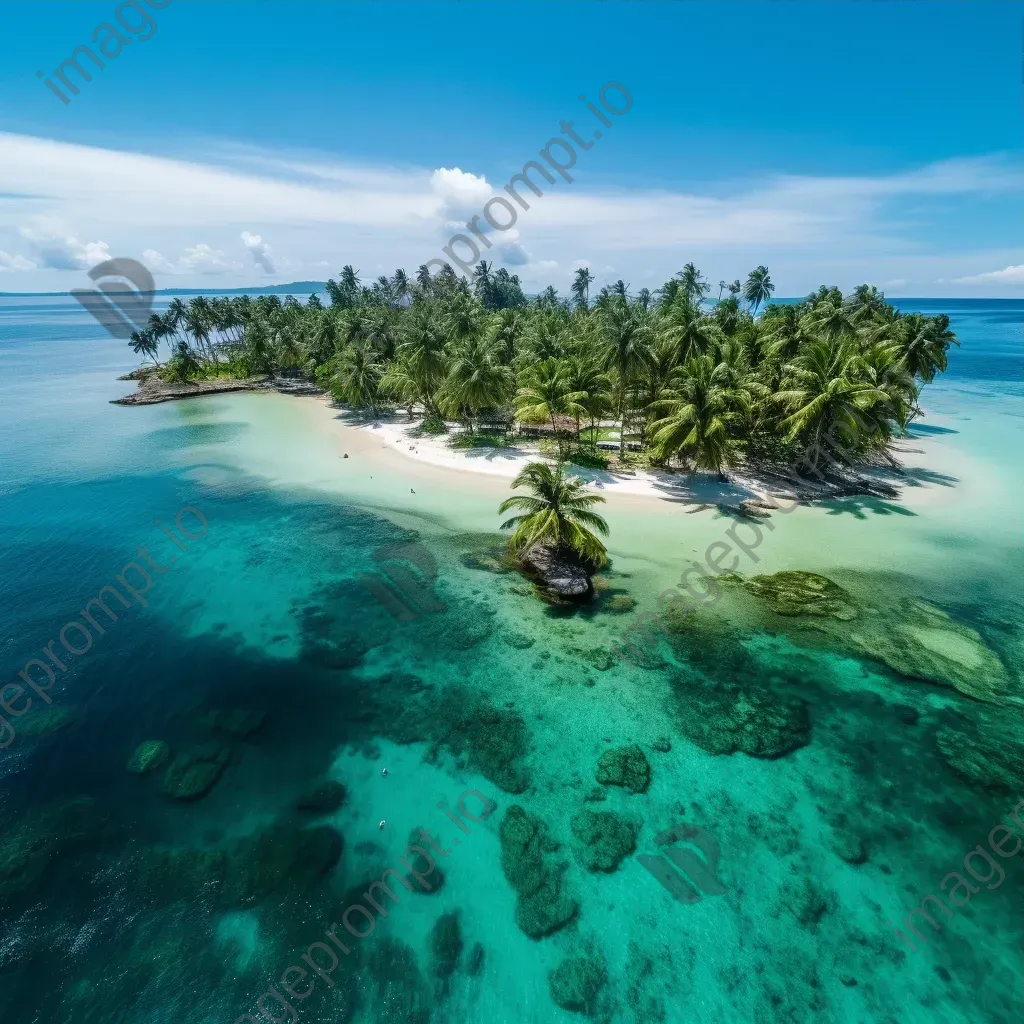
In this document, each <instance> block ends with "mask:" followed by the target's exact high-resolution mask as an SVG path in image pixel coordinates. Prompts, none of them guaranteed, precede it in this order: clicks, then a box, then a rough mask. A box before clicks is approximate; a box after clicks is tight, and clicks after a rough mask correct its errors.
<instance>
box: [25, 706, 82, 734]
mask: <svg viewBox="0 0 1024 1024" xmlns="http://www.w3.org/2000/svg"><path fill="white" fill-rule="evenodd" d="M78 716H79V713H78V710H77V708H67V707H49V708H43V709H42V710H40V711H34V712H33V713H32V714H31V715H29V716H28V718H26V719H24V720H20V721H19V722H18V734H19V735H20V736H22V737H25V738H31V739H40V738H42V737H43V736H52V735H53V734H54V733H55V732H60V730H61V729H66V728H67V727H68V726H69V725H71V724H73V723H74V722H75V720H76V719H77V718H78Z"/></svg>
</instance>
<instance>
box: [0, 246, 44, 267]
mask: <svg viewBox="0 0 1024 1024" xmlns="http://www.w3.org/2000/svg"><path fill="white" fill-rule="evenodd" d="M35 269H36V265H35V263H34V262H33V261H32V260H27V259H25V257H24V256H19V255H18V254H17V253H15V254H14V255H13V256H12V255H11V254H10V253H9V252H4V250H3V249H0V270H35Z"/></svg>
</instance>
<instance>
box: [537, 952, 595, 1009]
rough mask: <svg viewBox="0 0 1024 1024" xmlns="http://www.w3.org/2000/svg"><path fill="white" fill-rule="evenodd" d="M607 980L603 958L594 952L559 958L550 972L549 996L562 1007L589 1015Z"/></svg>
mask: <svg viewBox="0 0 1024 1024" xmlns="http://www.w3.org/2000/svg"><path fill="white" fill-rule="evenodd" d="M607 981H608V972H607V970H606V969H605V965H604V961H603V960H602V959H600V958H599V957H596V956H574V957H568V958H567V959H565V960H563V961H562V962H561V963H560V964H559V965H558V966H557V967H556V968H555V969H554V970H553V971H551V973H550V974H548V987H549V989H550V990H551V998H552V999H553V1000H554V1001H555V1002H556V1003H557V1004H558V1005H559V1006H560V1007H562V1009H563V1010H570V1011H571V1012H573V1013H585V1014H587V1015H588V1016H593V1015H594V1013H595V1012H596V1010H597V1001H598V997H599V996H600V995H601V990H602V989H603V988H604V986H605V984H606V983H607Z"/></svg>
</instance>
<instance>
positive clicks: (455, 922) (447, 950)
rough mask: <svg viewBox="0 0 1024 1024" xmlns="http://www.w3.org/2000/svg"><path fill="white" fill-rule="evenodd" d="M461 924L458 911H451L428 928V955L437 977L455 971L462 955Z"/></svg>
mask: <svg viewBox="0 0 1024 1024" xmlns="http://www.w3.org/2000/svg"><path fill="white" fill-rule="evenodd" d="M462 948H463V942H462V925H461V924H460V922H459V912H458V911H457V910H454V911H452V912H451V913H449V914H442V915H441V916H440V917H439V918H438V919H437V920H436V921H435V922H434V927H433V928H432V929H431V930H430V955H431V958H432V960H433V967H434V974H435V975H437V977H439V978H447V977H448V976H449V975H451V974H454V973H455V969H456V968H457V967H458V966H459V957H461V956H462Z"/></svg>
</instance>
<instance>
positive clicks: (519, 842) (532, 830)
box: [498, 804, 579, 939]
mask: <svg viewBox="0 0 1024 1024" xmlns="http://www.w3.org/2000/svg"><path fill="white" fill-rule="evenodd" d="M498 839H499V841H500V842H501V869H502V871H503V872H504V873H505V878H506V879H507V880H508V884H509V885H510V886H512V888H513V889H514V890H515V892H516V895H517V897H518V899H517V902H516V924H517V925H518V926H519V928H520V930H521V931H523V932H524V933H525V934H527V935H529V936H530V938H531V939H540V938H543V937H544V936H545V935H550V934H551V933H552V932H556V931H558V930H559V929H560V928H564V927H565V926H566V925H567V924H568V923H569V922H570V921H571V920H572V919H573V918H574V917H575V916H576V913H577V911H578V910H579V904H578V903H577V902H576V901H575V900H574V899H573V898H572V897H571V896H569V895H568V893H567V892H566V891H565V887H564V877H565V868H566V865H565V864H564V863H554V862H551V861H550V860H549V859H546V858H545V856H544V853H545V850H546V849H547V848H548V847H549V845H550V844H549V843H547V842H546V840H545V835H544V826H543V823H542V822H541V821H540V819H539V818H535V817H534V816H533V815H531V814H528V813H527V812H526V811H525V810H523V808H522V807H520V806H519V805H518V804H513V805H512V806H511V807H509V809H508V810H507V811H506V812H505V817H504V818H503V819H502V821H501V825H500V827H499V828H498Z"/></svg>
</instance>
